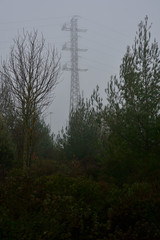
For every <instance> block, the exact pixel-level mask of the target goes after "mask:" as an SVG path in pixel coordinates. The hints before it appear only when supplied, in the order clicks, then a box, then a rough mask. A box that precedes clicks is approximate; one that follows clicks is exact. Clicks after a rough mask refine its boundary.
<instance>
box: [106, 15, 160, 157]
mask: <svg viewBox="0 0 160 240" xmlns="http://www.w3.org/2000/svg"><path fill="white" fill-rule="evenodd" d="M150 28H151V26H148V17H147V16H146V17H145V20H144V21H142V22H141V23H140V24H139V27H138V32H137V34H136V37H135V41H134V44H133V46H132V48H130V47H128V48H127V52H126V54H125V56H124V58H123V61H122V64H121V66H120V79H119V80H118V79H117V77H112V79H111V81H110V83H109V85H108V88H107V90H106V92H107V99H108V105H107V107H106V115H107V117H106V119H107V122H108V125H109V127H110V131H111V133H112V134H113V135H114V136H117V137H119V138H120V139H121V140H122V139H123V142H125V143H127V144H128V146H130V148H131V149H132V150H134V151H135V150H136V149H137V150H138V151H143V152H151V151H153V150H154V148H155V147H158V146H159V143H160V115H159V113H160V52H159V49H158V43H157V42H156V40H154V41H153V43H151V33H150ZM120 139H119V140H120Z"/></svg>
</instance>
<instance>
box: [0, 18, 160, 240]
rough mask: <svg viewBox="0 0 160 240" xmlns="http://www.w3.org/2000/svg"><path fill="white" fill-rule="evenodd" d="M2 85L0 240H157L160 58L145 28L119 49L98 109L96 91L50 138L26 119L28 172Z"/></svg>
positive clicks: (17, 119)
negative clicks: (115, 69) (120, 52)
mask: <svg viewBox="0 0 160 240" xmlns="http://www.w3.org/2000/svg"><path fill="white" fill-rule="evenodd" d="M23 50H25V49H23ZM32 67H33V66H32ZM4 76H5V75H4V72H3V73H2V78H1V85H0V110H1V116H0V172H1V178H0V239H4V240H5V239H7V240H8V239H9V240H14V239H15V240H19V239H20V240H42V239H46V240H55V239H56V240H88V239H91V240H128V239H129V240H135V239H136V240H159V239H160V229H159V226H160V216H159V212H160V160H159V153H160V52H159V49H158V44H157V42H156V41H155V40H154V41H153V43H152V38H151V33H150V26H148V18H147V17H146V18H145V20H144V22H141V23H140V24H139V26H138V32H137V35H136V38H135V41H134V44H133V46H132V47H131V48H130V47H127V51H126V54H125V55H124V58H123V60H122V64H121V66H120V76H119V78H118V77H116V76H113V77H111V80H110V82H109V83H108V86H107V89H106V90H105V92H106V99H107V102H106V104H104V101H103V99H101V96H100V93H99V87H98V86H97V87H96V89H95V90H94V91H93V94H92V95H91V97H90V99H86V100H85V99H84V98H82V99H81V100H80V102H79V104H78V107H77V109H76V111H74V112H72V113H71V115H70V120H69V124H68V126H67V127H66V128H65V129H63V130H62V131H61V132H60V133H59V135H58V136H57V138H55V136H54V135H53V134H51V132H50V129H49V127H48V126H47V125H46V124H45V122H44V121H43V120H42V117H41V114H40V112H39V111H36V112H35V113H34V114H36V118H35V119H34V128H33V129H32V137H31V140H32V142H31V144H30V143H29V144H30V145H28V151H29V154H30V156H28V157H29V161H30V164H29V165H28V167H27V168H24V159H23V158H24V151H23V149H24V146H25V144H26V142H25V135H26V132H25V131H24V129H25V130H26V128H24V127H26V126H24V119H23V116H22V115H21V114H20V112H19V110H18V106H17V102H16V101H15V99H14V96H13V95H12V94H11V85H10V84H9V81H6V78H4ZM4 80H5V81H4ZM30 81H31V82H32V78H30ZM33 81H34V79H33ZM12 87H13V86H12ZM28 90H29V89H28ZM45 96H47V93H46V95H45ZM23 97H25V94H24V96H23ZM28 104H29V103H28ZM40 104H41V103H40ZM33 105H34V104H33ZM23 107H25V105H24V106H23ZM26 107H28V105H26ZM24 112H25V111H24ZM34 114H33V115H34ZM27 116H29V115H27ZM27 121H28V123H30V121H29V119H27ZM28 130H30V128H28ZM30 147H32V149H30Z"/></svg>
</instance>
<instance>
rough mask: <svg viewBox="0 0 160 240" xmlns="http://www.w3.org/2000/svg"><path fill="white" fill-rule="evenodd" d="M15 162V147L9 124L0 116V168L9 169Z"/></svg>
mask: <svg viewBox="0 0 160 240" xmlns="http://www.w3.org/2000/svg"><path fill="white" fill-rule="evenodd" d="M13 163H14V147H13V142H12V140H11V136H10V133H9V131H8V129H7V126H6V124H5V122H4V120H3V118H2V117H1V116H0V169H1V170H2V169H8V168H10V167H11V166H13Z"/></svg>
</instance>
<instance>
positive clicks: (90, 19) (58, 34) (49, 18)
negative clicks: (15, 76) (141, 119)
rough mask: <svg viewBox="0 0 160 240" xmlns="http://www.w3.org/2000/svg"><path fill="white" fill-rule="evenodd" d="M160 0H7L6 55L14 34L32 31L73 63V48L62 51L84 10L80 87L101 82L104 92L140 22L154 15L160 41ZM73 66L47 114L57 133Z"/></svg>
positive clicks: (0, 46)
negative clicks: (71, 27)
mask: <svg viewBox="0 0 160 240" xmlns="http://www.w3.org/2000/svg"><path fill="white" fill-rule="evenodd" d="M159 10H160V1H159V0H134V1H133V0H132V1H131V0H121V1H120V0H45V1H44V0H28V1H24V0H1V9H0V11H1V13H0V36H1V37H0V54H1V57H2V59H4V58H5V59H6V58H7V57H8V54H9V51H10V47H11V46H12V44H13V39H14V38H16V37H17V35H18V34H20V33H22V31H23V29H24V30H26V31H32V30H34V29H35V30H38V32H39V34H40V36H41V33H43V35H44V38H45V39H46V44H50V45H52V46H54V47H55V48H56V49H57V51H58V53H59V55H61V65H62V66H63V64H65V63H70V52H69V51H62V46H63V44H64V43H65V42H69V41H70V33H69V32H68V31H62V30H61V28H62V26H63V24H64V23H69V22H70V20H71V18H72V16H74V15H78V16H79V17H78V27H79V28H85V29H87V32H85V33H78V36H79V38H78V41H79V48H87V49H88V51H87V52H84V53H83V52H79V68H87V69H88V71H87V72H80V73H79V81H80V90H81V92H82V91H83V94H84V97H89V96H90V95H91V93H92V91H93V89H94V88H95V87H96V85H99V87H100V92H101V96H102V97H103V98H104V99H105V93H104V89H105V88H106V86H107V82H108V81H109V80H110V77H111V75H115V74H116V75H118V74H119V66H120V64H121V60H122V58H123V56H124V54H125V52H126V47H127V46H128V45H130V46H131V45H132V44H133V42H134V38H135V34H136V31H137V29H138V28H137V26H138V24H139V22H140V21H141V20H144V18H145V16H146V15H148V17H149V23H153V24H152V28H151V33H152V37H153V38H156V40H157V41H158V42H160V14H159ZM70 76H71V73H70V71H62V73H61V76H60V79H59V84H58V85H57V87H56V89H55V90H54V95H55V97H54V100H53V103H52V104H51V105H50V107H49V108H48V109H47V112H46V113H45V115H44V119H45V121H46V123H47V124H49V125H50V127H51V130H52V131H53V132H54V133H57V132H58V131H59V130H61V128H62V126H65V125H66V124H67V121H68V114H69V101H70V78H71V77H70Z"/></svg>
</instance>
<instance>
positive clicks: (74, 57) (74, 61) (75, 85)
mask: <svg viewBox="0 0 160 240" xmlns="http://www.w3.org/2000/svg"><path fill="white" fill-rule="evenodd" d="M77 18H78V17H77V16H74V17H72V19H71V21H70V24H68V25H67V24H66V23H65V24H64V25H63V27H62V30H63V31H70V44H69V46H68V43H65V44H64V45H63V47H62V50H69V51H70V52H71V66H70V67H68V66H67V64H65V65H64V66H63V70H67V71H71V86H70V109H69V113H71V111H75V110H76V108H77V104H78V102H79V99H80V86H79V71H87V69H79V68H78V51H81V52H86V51H87V49H80V48H78V32H86V31H87V30H86V29H79V28H78V19H77Z"/></svg>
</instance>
